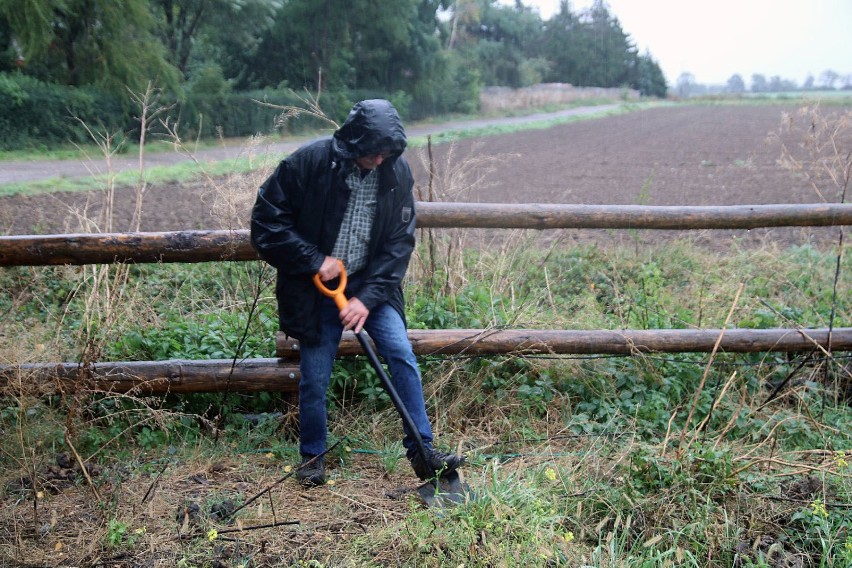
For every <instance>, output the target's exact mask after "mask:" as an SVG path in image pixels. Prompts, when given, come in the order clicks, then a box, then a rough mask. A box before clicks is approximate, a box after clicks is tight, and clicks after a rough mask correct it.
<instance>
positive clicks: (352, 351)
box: [275, 327, 852, 359]
mask: <svg viewBox="0 0 852 568" xmlns="http://www.w3.org/2000/svg"><path fill="white" fill-rule="evenodd" d="M721 333H722V330H721V329H654V330H632V329H622V330H614V331H607V330H533V329H500V330H497V329H491V330H488V329H410V330H408V338H409V340H411V344H412V346H413V348H414V353H415V354H417V355H420V356H423V355H459V354H463V355H501V354H510V353H512V354H524V355H531V354H559V355H581V354H597V355H631V354H636V353H650V352H657V353H688V352H705V353H706V352H710V351H712V350H713V346H714V345H715V344H716V340H717V339H718V338H719V335H720V334H721ZM828 336H829V332H828V329H825V328H822V329H802V330H796V329H728V330H726V331H725V333H724V336H723V337H722V341H721V343H720V344H719V351H720V352H729V353H753V352H761V351H781V352H802V351H804V352H807V351H811V350H812V349H814V348H815V347H817V346H820V347H823V348H827V347H828ZM275 339H276V341H275V344H276V354H277V355H278V356H279V357H282V358H285V359H296V358H298V356H299V343H298V341H296V340H294V339H293V338H288V337H287V336H286V335H284V334H283V333H281V332H279V333H278V334H277V335H276V338H275ZM831 348H832V350H834V351H850V350H852V328H849V327H843V328H836V329H834V330H832V332H831ZM362 353H363V351H362V350H361V346H360V345H359V344H358V341H357V340H356V339H355V336H354V334H352V333H351V332H347V333H344V335H343V338H342V339H341V342H340V349H339V351H338V356H350V355H359V354H362Z"/></svg>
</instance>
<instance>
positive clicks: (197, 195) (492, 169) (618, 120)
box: [0, 105, 839, 246]
mask: <svg viewBox="0 0 852 568" xmlns="http://www.w3.org/2000/svg"><path fill="white" fill-rule="evenodd" d="M798 110H799V109H798V107H792V106H787V107H785V106H776V105H765V106H751V105H741V106H731V105H724V106H722V105H720V106H677V107H661V108H654V109H649V110H643V111H635V112H630V113H626V114H620V115H615V116H609V117H605V118H599V119H594V120H583V121H577V122H573V123H568V124H563V125H559V126H554V127H551V128H548V129H541V130H528V131H520V132H514V133H511V134H502V135H494V136H488V137H484V138H479V139H467V140H462V141H456V142H454V143H452V144H448V143H443V144H439V143H437V142H436V143H435V144H434V146H433V164H434V171H435V176H434V177H433V179H432V182H431V184H430V180H429V175H428V173H427V172H428V170H429V167H428V165H427V163H428V159H427V149H426V148H414V149H412V150H409V152H408V157H409V161H410V162H411V163H412V166H413V168H414V170H415V176H416V180H417V186H416V190H417V191H418V195H419V196H421V198H423V199H428V198H429V197H428V196H429V192H430V189H429V186H430V185H431V186H432V189H431V191H432V194H433V196H435V197H434V199H437V200H453V201H482V202H504V203H577V204H644V205H738V204H772V203H812V202H821V201H824V200H825V201H837V200H838V197H839V196H838V195H837V193H838V192H837V190H836V189H832V186H831V184H824V183H820V184H819V185H818V187H819V188H820V189H821V190H822V191H823V193H824V195H820V194H819V193H818V192H817V191H815V190H814V188H813V187H812V186H811V184H810V183H809V182H808V180H807V179H805V178H804V177H803V176H802V175H801V174H800V173H795V172H792V171H790V170H789V169H786V168H784V167H781V166H780V165H779V163H778V162H779V159H780V158H781V156H782V143H784V144H786V145H787V147H790V148H793V149H794V150H795V151H797V152H801V151H802V150H801V149H800V148H799V147H798V146H799V145H800V144H801V143H802V142H803V140H804V133H803V131H801V129H800V131H793V132H789V131H787V129H786V128H782V127H784V125H785V123H787V122H788V119H789V118H790V117H792V118H793V124H794V125H796V126H798V124H799V123H802V121H804V120H805V118H804V117H799V113H798ZM821 112H822V111H821ZM833 112H838V111H836V110H835V111H833ZM779 134H780V136H778V135H779ZM440 139H441V138H440V137H438V136H436V137H435V138H434V140H436V141H438V140H440ZM279 157H280V155H276V154H274V153H273V154H269V153H267V154H264V155H263V156H262V158H263V159H265V160H266V163H267V164H268V167H267V168H265V169H263V170H261V171H259V172H256V173H254V174H250V175H245V176H234V177H231V178H227V179H225V178H218V179H211V180H207V181H204V180H199V181H197V182H193V183H181V184H163V185H153V186H150V187H147V188H146V189H145V192H144V196H143V197H142V200H141V203H142V207H141V217H140V220H141V221H140V224H139V225H138V227H137V226H136V225H135V224H134V223H133V221H132V219H133V218H134V217H133V212H134V208H135V204H136V197H135V196H136V190H135V188H118V189H116V191H115V195H114V196H112V197H110V198H109V199H108V197H107V196H108V192H106V191H94V192H87V193H57V194H52V195H38V196H29V197H27V196H13V197H4V198H0V233H5V234H47V233H59V232H80V231H91V230H108V231H125V230H132V229H136V228H138V230H142V231H177V230H187V229H219V228H229V227H245V226H246V222H247V219H248V216H249V210H250V207H251V203H252V200H253V196H254V192H255V190H256V187H257V185H258V184H259V183H261V182H262V181H263V179H264V177H265V176H266V175H268V174H269V173H271V170H272V168H274V164H275V162H276V161H277V160H278V159H279ZM803 157H804V155H803ZM110 202H111V207H112V216H111V219H112V220H111V222H106V221H105V220H104V216H103V211H104V206H103V204H104V203H110ZM673 234H675V233H672V232H661V231H647V232H644V233H642V235H641V236H640V237H638V238H641V239H642V240H649V241H654V240H659V239H665V238H668V237H669V236H671V235H673ZM560 235H561V236H562V238H564V239H566V240H567V241H568V242H573V241H583V240H588V239H600V238H605V239H609V238H613V235H612V232H611V231H595V230H586V231H564V232H561V233H560ZM807 235H810V236H811V237H812V238H816V239H817V240H822V239H831V240H834V239H835V235H836V231H832V230H831V229H817V230H807V231H803V230H798V229H773V230H756V231H721V232H714V233H712V234H711V233H709V232H704V233H702V234H701V235H695V234H693V235H692V236H693V237H694V238H695V239H696V240H698V241H699V242H707V243H713V244H714V245H715V246H720V245H722V246H724V243H725V242H727V241H728V240H729V239H730V238H736V239H737V241H738V242H740V243H744V242H749V241H755V242H757V241H759V240H762V239H764V238H770V239H773V240H780V241H784V242H800V241H801V240H802V239H806V238H808V237H807ZM632 238H634V239H635V238H637V237H636V236H635V235H634V236H633V237H632Z"/></svg>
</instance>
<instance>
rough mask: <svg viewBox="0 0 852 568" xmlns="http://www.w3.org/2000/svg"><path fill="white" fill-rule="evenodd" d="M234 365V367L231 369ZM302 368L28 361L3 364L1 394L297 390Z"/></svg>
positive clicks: (221, 362) (214, 362)
mask: <svg viewBox="0 0 852 568" xmlns="http://www.w3.org/2000/svg"><path fill="white" fill-rule="evenodd" d="M232 367H233V368H232ZM300 376H301V375H300V373H299V367H298V365H296V366H294V365H293V364H292V363H288V362H286V361H282V360H280V359H243V360H240V361H237V363H236V364H235V365H234V364H233V360H231V359H209V360H198V361H195V360H180V359H173V360H169V361H126V362H117V363H94V364H92V365H90V366H88V367H81V366H80V365H79V364H78V363H27V364H23V365H2V366H0V393H3V394H7V395H8V394H13V393H17V392H28V393H32V394H35V395H39V396H41V395H47V394H55V393H58V392H65V393H69V392H76V391H78V390H83V389H88V390H92V391H99V392H116V393H130V392H133V393H138V394H166V393H198V392H225V391H227V392H262V391H279V392H291V393H294V392H298V390H299V377H300Z"/></svg>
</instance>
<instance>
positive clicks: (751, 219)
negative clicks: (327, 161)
mask: <svg viewBox="0 0 852 568" xmlns="http://www.w3.org/2000/svg"><path fill="white" fill-rule="evenodd" d="M830 225H852V204H844V203H809V204H781V205H727V206H650V205H648V206H646V205H560V204H549V203H527V204H514V203H440V202H419V203H418V204H417V226H418V227H458V228H485V229H667V230H686V229H756V228H758V227H788V226H796V227H818V226H819V227H824V226H830Z"/></svg>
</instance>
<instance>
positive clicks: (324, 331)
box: [299, 297, 432, 457]
mask: <svg viewBox="0 0 852 568" xmlns="http://www.w3.org/2000/svg"><path fill="white" fill-rule="evenodd" d="M320 320H321V331H320V335H321V338H320V340H319V342H317V343H310V344H306V343H302V345H301V365H300V366H301V372H302V378H301V380H300V381H299V428H300V447H299V449H300V451H301V453H302V455H303V456H305V455H312V456H315V455H317V454H321V453H322V452H324V451H325V449H326V436H327V423H328V416H327V411H326V392H327V390H328V383H329V380H330V379H331V370H332V366H333V365H334V359H335V356H336V355H337V349H338V345H339V343H340V336H341V334H342V333H343V325H342V324H341V323H340V316H339V312H338V309H337V306H335V304H334V302H333V301H332V300H331V299H330V298H325V297H323V299H322V302H321V307H320ZM364 330H366V331H367V333H368V334H369V336H370V337H371V338H372V339H373V343H374V344H375V345H376V349H377V350H378V352H379V355H381V357H382V359H384V361H385V363H386V364H387V366H388V368H389V369H390V375H391V382H392V384H393V386H394V388H395V389H396V391H397V393H398V394H399V397H400V399H401V400H402V403H403V405H404V406H405V408H406V410H408V413H409V414H410V415H411V418H412V420H413V421H414V424H415V426H416V428H417V430H418V431H419V432H420V437H421V438H422V439H423V444H424V445H425V446H426V448H427V449H428V448H431V447H432V427H431V425H430V424H429V418H428V417H427V416H426V404H425V401H424V400H423V385H422V383H421V379H420V368H419V367H418V365H417V359H416V357H415V356H414V351H413V350H412V348H411V342H409V341H408V333H407V332H406V330H405V324H404V322H403V320H402V317H401V316H400V315H399V313H398V312H397V311H396V310H395V309H393V307H391V306H390V305H389V304H386V303H385V304H380V305H379V306H376V307H375V308H374V309H372V310H371V311H370V315H369V317H368V318H367V322H366V323H365V324H364ZM361 333H363V330H362V332H361ZM403 432H404V434H405V436H404V437H403V440H402V445H403V446H404V447H405V449H406V454H407V455H408V457H411V456H413V455H414V454H415V453H417V452H418V449H417V443H416V442H415V440H414V438H413V437H412V436H411V433H410V432H409V430H408V426H407V425H405V423H403Z"/></svg>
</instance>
